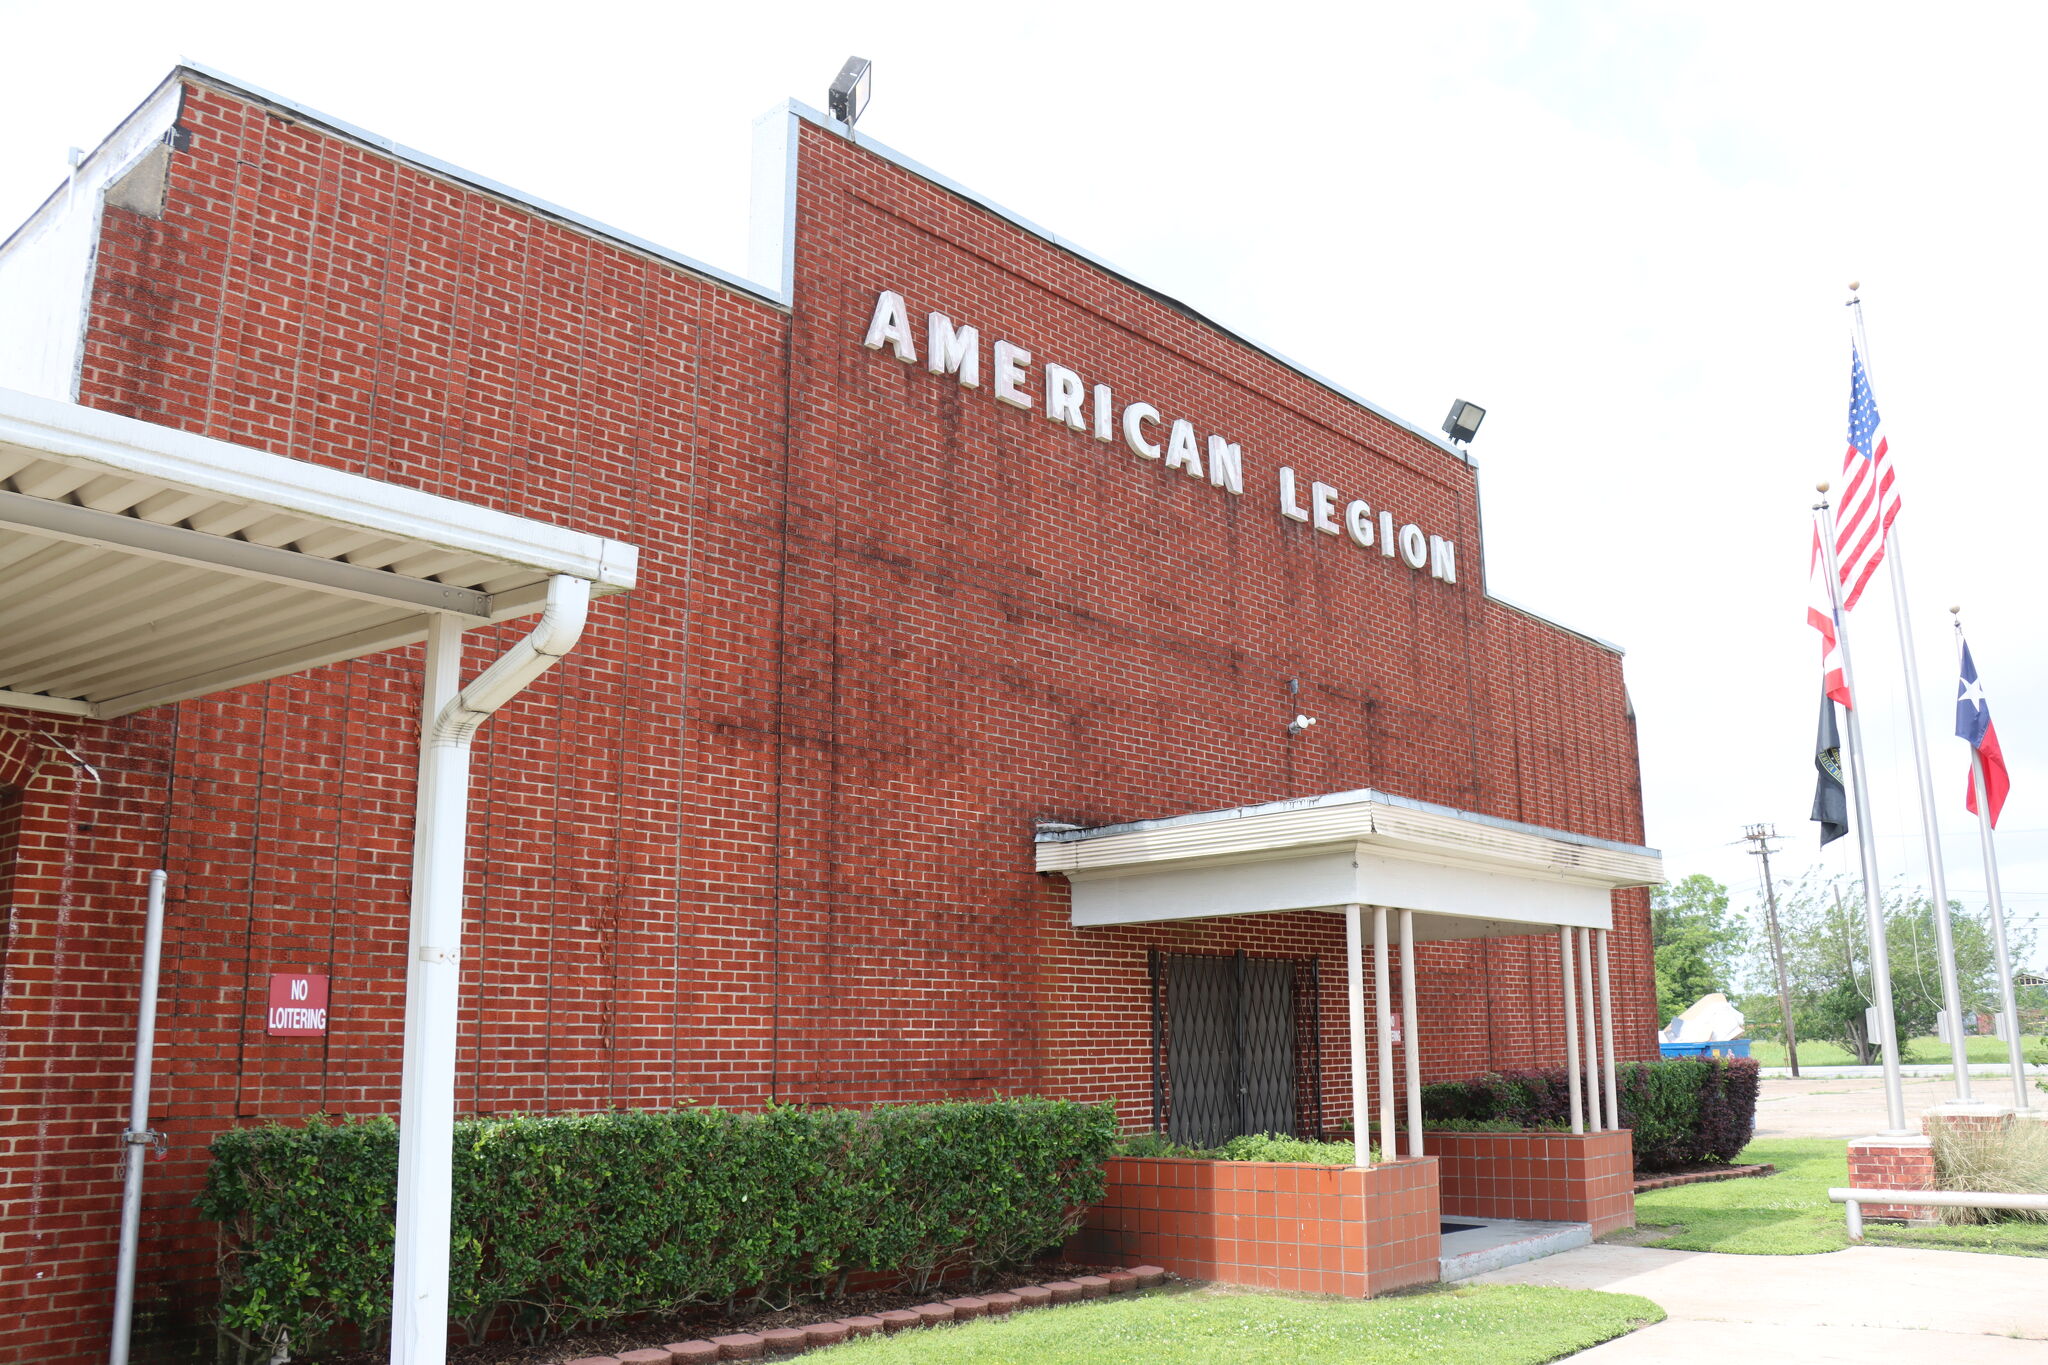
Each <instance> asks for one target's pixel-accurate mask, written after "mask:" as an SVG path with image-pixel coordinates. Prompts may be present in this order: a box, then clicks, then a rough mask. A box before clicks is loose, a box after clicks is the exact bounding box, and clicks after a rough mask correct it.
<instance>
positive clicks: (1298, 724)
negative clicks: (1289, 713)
mask: <svg viewBox="0 0 2048 1365" xmlns="http://www.w3.org/2000/svg"><path fill="white" fill-rule="evenodd" d="M1315 723H1316V718H1315V717H1314V716H1296V717H1295V718H1294V719H1293V720H1291V721H1289V722H1288V723H1287V733H1288V734H1290V735H1298V734H1300V733H1301V732H1302V731H1303V730H1306V729H1308V727H1309V726H1311V725H1314V724H1315Z"/></svg>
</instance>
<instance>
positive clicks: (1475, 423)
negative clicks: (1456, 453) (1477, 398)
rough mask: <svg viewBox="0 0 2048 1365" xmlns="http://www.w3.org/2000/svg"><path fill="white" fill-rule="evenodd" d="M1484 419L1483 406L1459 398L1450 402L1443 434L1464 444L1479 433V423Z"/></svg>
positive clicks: (1484, 410)
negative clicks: (1449, 410)
mask: <svg viewBox="0 0 2048 1365" xmlns="http://www.w3.org/2000/svg"><path fill="white" fill-rule="evenodd" d="M1485 420H1486V409H1485V408H1482V407H1480V406H1479V405H1478V404H1477V403H1468V402H1466V401H1465V400H1464V399H1462V398H1460V399H1459V400H1458V401H1457V402H1455V403H1453V404H1451V415H1450V416H1448V417H1446V418H1444V435H1446V436H1448V437H1450V438H1451V439H1452V440H1453V441H1456V442H1457V443H1458V444H1459V445H1464V444H1465V443H1466V442H1467V441H1470V440H1471V439H1472V438H1473V437H1474V436H1477V435H1478V434H1479V424H1480V423H1481V422H1484V421H1485Z"/></svg>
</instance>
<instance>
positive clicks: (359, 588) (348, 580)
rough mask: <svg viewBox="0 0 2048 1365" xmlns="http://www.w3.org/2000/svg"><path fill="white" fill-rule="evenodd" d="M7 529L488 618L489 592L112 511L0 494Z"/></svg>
mask: <svg viewBox="0 0 2048 1365" xmlns="http://www.w3.org/2000/svg"><path fill="white" fill-rule="evenodd" d="M8 529H13V530H23V531H28V532H30V533H32V534H34V535H38V536H45V537H48V538H50V539H53V540H63V541H68V542H70V543H72V544H74V545H87V546H92V547H95V548H101V549H115V550H119V551H121V552H122V553H124V554H133V555H141V556H143V557H144V558H147V559H155V560H163V561H167V562H169V563H173V564H203V565H205V566H207V567H208V568H212V569H218V570H220V571H221V572H223V573H231V574H235V575H236V576H238V577H244V578H255V579H260V580H262V581H264V582H266V583H286V584H290V585H292V586H293V587H301V588H314V589H317V590H318V591H321V592H327V593H334V594H336V595H339V596H345V597H354V598H358V599H361V600H363V601H366V602H379V603H383V604H385V605H391V606H402V607H409V608H411V609H413V610H415V611H448V612H454V613H456V614H458V615H462V616H469V617H474V618H475V619H476V620H478V621H484V620H487V619H489V617H490V614H491V597H490V594H489V593H482V592H477V591H476V590H475V589H473V588H458V587H455V586H454V585H452V584H449V583H436V582H433V581H432V580H430V579H423V578H408V577H406V576H405V575H403V574H396V573H390V572H387V571H385V570H383V569H368V568H364V567H363V566H361V565H359V564H351V563H349V562H348V561H347V560H345V559H323V558H321V557H320V556H318V555H307V554H300V553H299V552H298V551H296V550H287V549H284V548H282V547H280V546H274V545H257V544H254V543H252V542H250V541H246V540H237V539H235V538H234V537H232V536H216V535H208V534H207V533H206V532H204V531H194V530H190V529H188V528H186V527H183V526H167V525H163V524H161V523H158V522H153V521H144V520H143V519H142V518H140V517H126V516H122V515H121V514H120V513H118V512H102V511H99V510H98V509H96V508H91V507H81V506H79V505H78V504H76V503H70V502H61V501H58V500H57V499H54V498H36V497H30V496H29V495H28V494H26V493H14V492H9V491H8V490H6V489H0V530H8Z"/></svg>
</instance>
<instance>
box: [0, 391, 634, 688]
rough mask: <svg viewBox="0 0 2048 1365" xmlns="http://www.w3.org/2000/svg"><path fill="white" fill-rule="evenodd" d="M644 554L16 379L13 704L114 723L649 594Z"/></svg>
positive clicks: (0, 541)
mask: <svg viewBox="0 0 2048 1365" xmlns="http://www.w3.org/2000/svg"><path fill="white" fill-rule="evenodd" d="M635 562H636V552H635V550H634V548H633V547H632V546H629V545H625V544H623V543H621V542H619V541H615V540H608V539H606V538H605V537H602V536H596V535H591V534H588V533H586V532H581V531H572V530H568V529H565V528H562V527H558V526H551V525H548V524H546V523H543V522H536V521H531V520H528V519H526V518H524V517H515V516H511V515H508V514H506V513H503V512H499V511H495V510H493V509H491V508H487V507H479V506H476V505H475V504H472V503H466V502H458V501H456V500H455V499H452V498H444V497H439V496H436V495H434V494H432V493H423V492H420V491H418V490H417V489H410V488H402V487H399V486H398V485H395V484H390V483H384V482H381V481H379V480H376V479H370V478H365V477H363V476H361V475H357V474H350V473H347V472H345V471H342V470H338V469H331V468H328V467H326V466H323V465H315V464H309V463H306V462H305V461H302V460H292V459H286V458H284V457H283V456H279V455H273V454H270V453H268V452H266V451H261V450H253V449H250V448H249V447H247V446H240V445H234V444H231V443H229V442H227V441H220V440H215V439H212V438H209V437H205V436H196V435H193V434H191V433H188V432H181V431H175V430H172V429H171V428H168V427H161V426H156V425H153V424H151V423H148V422H140V421H136V420H134V419H132V418H127V417H120V416H116V415H114V414H111V413H105V412H99V411H96V410H94V409H91V408H83V407H79V406H77V405H75V404H72V403H62V402H55V401H52V400H50V399H47V398H38V397H34V396H31V395H29V394H24V393H18V392H15V391H13V390H11V389H0V581H4V582H5V583H6V586H7V592H6V595H5V598H4V599H0V707H7V708H13V709H18V710H29V711H40V712H44V713H47V714H54V715H61V716H77V717H82V718H87V719H108V718H112V717H115V716H123V715H127V714H129V713H130V712H133V711H140V710H142V709H143V708H145V707H149V706H158V705H162V704H163V703H166V702H173V701H182V700H185V699H186V698H190V697H198V696H203V695H205V694H207V693H210V692H218V691H223V690H225V689H228V688H232V687H239V686H241V685H243V684H245V683H251V682H257V681H260V680H262V679H265V678H274V677H279V676H282V675H285V674H289V673H297V672H300V671H302V670H304V669H308V668H312V667H315V666H317V665H320V664H326V663H333V662H336V661H338V660H341V659H351V658H355V657H358V656H360V655H365V654H374V653H377V652H378V651H380V650H386V649H391V648H394V647H396V646H399V645H404V644H410V643H412V642H414V641H418V640H423V639H425V638H426V637H427V634H428V623H429V621H430V619H434V618H442V617H449V618H453V619H455V620H456V621H459V622H460V623H461V624H462V625H463V626H465V627H470V626H478V625H483V624H487V623H489V622H493V621H503V620H508V619H510V618H513V617H518V616H525V615H529V614H531V613H534V612H538V611H540V610H541V608H542V606H543V602H544V599H545V598H546V596H547V588H548V582H549V580H550V579H552V578H553V577H555V576H556V575H567V576H569V577H571V578H575V579H579V580H582V581H584V582H586V583H588V584H589V591H590V592H591V593H592V594H593V595H603V594H606V593H614V592H622V591H625V590H626V589H628V588H630V587H632V586H633V582H634V572H635Z"/></svg>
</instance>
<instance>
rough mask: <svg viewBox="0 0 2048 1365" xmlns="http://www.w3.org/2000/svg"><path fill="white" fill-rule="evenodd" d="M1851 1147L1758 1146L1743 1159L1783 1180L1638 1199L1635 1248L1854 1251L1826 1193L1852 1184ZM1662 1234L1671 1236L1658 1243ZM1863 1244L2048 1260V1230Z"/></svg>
mask: <svg viewBox="0 0 2048 1365" xmlns="http://www.w3.org/2000/svg"><path fill="white" fill-rule="evenodd" d="M1848 1150H1849V1149H1848V1144H1847V1143H1844V1142H1839V1141H1836V1140H1834V1139H1832V1138H1778V1139H1773V1140H1768V1141H1763V1142H1752V1143H1751V1144H1750V1145H1749V1146H1748V1147H1747V1148H1746V1149H1744V1151H1743V1153H1742V1156H1741V1157H1740V1158H1738V1159H1739V1160H1740V1161H1742V1162H1744V1163H1749V1162H1766V1161H1767V1162H1769V1163H1771V1164H1772V1165H1774V1166H1776V1167H1777V1168H1778V1171H1777V1174H1775V1175H1769V1176H1764V1177H1762V1178H1759V1179H1746V1180H1714V1181H1708V1182H1706V1183H1703V1184H1698V1185H1679V1186H1675V1187H1674V1188H1672V1189H1668V1190H1651V1191H1649V1192H1647V1193H1644V1194H1639V1195H1637V1196H1636V1228H1637V1231H1636V1233H1635V1234H1634V1235H1633V1236H1632V1237H1631V1240H1632V1241H1635V1242H1638V1243H1639V1244H1641V1245H1645V1246H1656V1247H1670V1248H1672V1249H1674V1250H1678V1251H1730V1252H1736V1253H1739V1254H1744V1255H1752V1256H1799V1255H1807V1254H1810V1253H1813V1252H1819V1251H1839V1250H1841V1249H1842V1248H1843V1247H1845V1246H1847V1245H1849V1232H1848V1226H1847V1223H1846V1221H1845V1219H1844V1218H1843V1213H1842V1206H1841V1205H1840V1204H1831V1203H1829V1202H1828V1187H1829V1186H1831V1185H1847V1184H1848V1183H1849V1157H1848ZM1660 1228H1672V1229H1674V1231H1673V1232H1672V1233H1671V1235H1669V1236H1666V1237H1663V1238H1661V1239H1654V1240H1653V1239H1652V1238H1651V1237H1650V1236H1649V1234H1654V1233H1655V1232H1656V1231H1657V1230H1658V1229H1660ZM1864 1239H1865V1240H1866V1241H1867V1242H1869V1243H1871V1244H1873V1245H1881V1246H1914V1247H1932V1248H1937V1249H1939V1248H1948V1249H1950V1250H1955V1251H1994V1252H1999V1253H2001V1254H2004V1255H2009V1256H2048V1223H1989V1224H1983V1225H1979V1226H1975V1227H1928V1228H1909V1227H1899V1226H1897V1225H1894V1224H1887V1223H1866V1224H1865V1225H1864Z"/></svg>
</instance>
